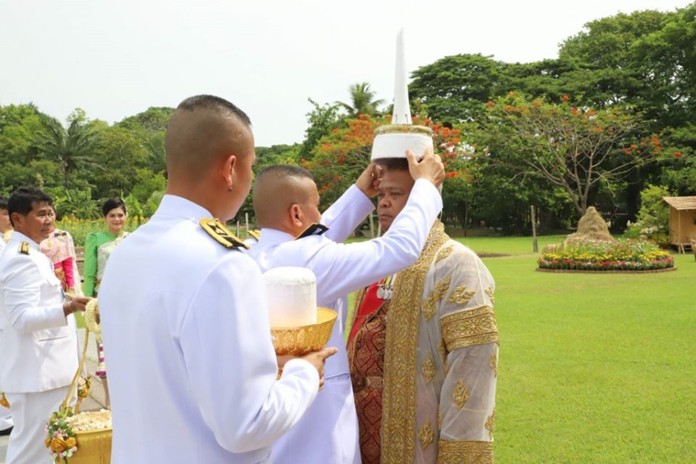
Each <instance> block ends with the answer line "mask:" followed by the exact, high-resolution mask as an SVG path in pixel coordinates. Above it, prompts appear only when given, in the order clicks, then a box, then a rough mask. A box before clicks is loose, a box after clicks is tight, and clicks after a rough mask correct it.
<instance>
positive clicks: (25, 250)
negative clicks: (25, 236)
mask: <svg viewBox="0 0 696 464" xmlns="http://www.w3.org/2000/svg"><path fill="white" fill-rule="evenodd" d="M19 252H20V253H21V254H23V255H28V254H29V242H22V243H20V244H19Z"/></svg>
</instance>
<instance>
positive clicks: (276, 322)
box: [263, 266, 317, 327]
mask: <svg viewBox="0 0 696 464" xmlns="http://www.w3.org/2000/svg"><path fill="white" fill-rule="evenodd" d="M263 280H264V282H265V283H266V294H267V296H268V308H269V318H270V321H271V327H298V326H302V325H309V324H316V322H317V277H316V276H315V275H314V272H312V271H311V270H309V269H307V268H304V267H293V266H284V267H276V268H274V269H270V270H268V271H266V272H265V273H264V274H263Z"/></svg>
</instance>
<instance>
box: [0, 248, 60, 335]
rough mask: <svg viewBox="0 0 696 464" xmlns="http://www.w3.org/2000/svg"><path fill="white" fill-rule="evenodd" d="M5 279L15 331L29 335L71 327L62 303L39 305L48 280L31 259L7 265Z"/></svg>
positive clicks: (11, 322) (6, 295) (10, 317)
mask: <svg viewBox="0 0 696 464" xmlns="http://www.w3.org/2000/svg"><path fill="white" fill-rule="evenodd" d="M5 276H6V277H5V279H4V281H3V283H2V285H3V287H4V289H3V292H2V297H3V298H4V303H5V308H7V314H8V317H9V322H10V324H11V325H12V327H13V328H14V329H15V330H17V331H18V332H20V333H23V334H28V333H31V332H34V331H36V330H44V329H50V328H53V327H61V326H65V325H67V324H68V321H67V319H66V318H65V313H64V312H63V305H62V304H57V305H53V306H41V305H40V301H41V286H42V284H44V283H45V282H44V279H45V278H44V275H43V274H42V273H41V271H40V270H39V269H38V268H37V264H36V263H35V262H34V261H33V260H32V259H31V258H30V257H29V256H21V255H19V256H17V257H14V258H13V259H12V260H11V261H10V262H9V263H8V266H7V268H6V273H5Z"/></svg>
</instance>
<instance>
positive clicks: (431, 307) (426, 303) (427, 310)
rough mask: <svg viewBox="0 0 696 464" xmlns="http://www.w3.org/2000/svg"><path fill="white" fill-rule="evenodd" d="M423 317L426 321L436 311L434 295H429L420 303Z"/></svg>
mask: <svg viewBox="0 0 696 464" xmlns="http://www.w3.org/2000/svg"><path fill="white" fill-rule="evenodd" d="M422 311H423V317H424V318H425V319H426V320H428V319H430V318H431V317H433V315H434V314H435V312H436V311H437V306H436V305H435V294H432V295H430V296H429V297H428V298H426V299H424V300H423V303H422Z"/></svg>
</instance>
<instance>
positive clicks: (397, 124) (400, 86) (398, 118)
mask: <svg viewBox="0 0 696 464" xmlns="http://www.w3.org/2000/svg"><path fill="white" fill-rule="evenodd" d="M404 61H405V60H404V31H403V30H401V31H399V35H398V36H397V38H396V74H395V76H394V113H393V114H392V121H391V122H392V123H391V124H389V125H386V126H380V127H378V128H377V129H375V139H374V142H373V143H372V157H371V159H373V160H375V159H379V158H406V150H411V151H412V152H413V153H415V154H416V156H417V157H418V158H422V157H423V155H424V154H425V151H426V150H427V149H428V148H432V146H433V138H432V134H433V131H432V130H431V129H430V128H429V127H425V126H414V125H413V122H412V121H411V107H410V105H409V103H408V86H407V77H406V65H405V62H404Z"/></svg>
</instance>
